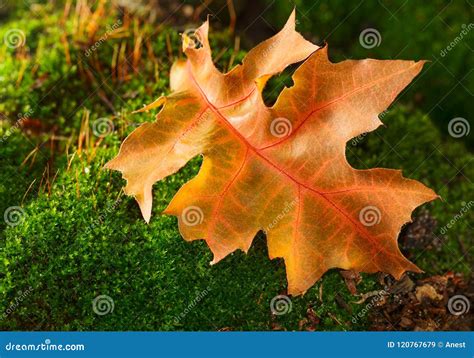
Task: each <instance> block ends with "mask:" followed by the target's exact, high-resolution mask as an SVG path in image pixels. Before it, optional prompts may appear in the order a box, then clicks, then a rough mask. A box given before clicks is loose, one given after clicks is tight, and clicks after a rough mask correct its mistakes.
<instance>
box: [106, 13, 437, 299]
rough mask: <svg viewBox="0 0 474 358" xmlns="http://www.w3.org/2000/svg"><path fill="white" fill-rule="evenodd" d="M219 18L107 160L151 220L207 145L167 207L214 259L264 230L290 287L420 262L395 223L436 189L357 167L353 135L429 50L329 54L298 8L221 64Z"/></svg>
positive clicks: (189, 37) (204, 29) (188, 45)
mask: <svg viewBox="0 0 474 358" xmlns="http://www.w3.org/2000/svg"><path fill="white" fill-rule="evenodd" d="M208 28H209V24H208V22H205V23H204V24H203V25H202V26H201V27H200V28H199V29H197V30H196V32H195V33H193V34H184V35H183V51H184V53H185V54H186V56H187V60H186V61H184V60H180V61H177V62H176V63H175V64H174V65H173V67H172V69H171V74H170V76H171V90H172V94H171V95H169V96H167V97H161V98H159V99H158V100H156V101H155V102H153V103H152V104H151V105H149V106H147V107H145V108H144V110H149V109H151V108H155V107H158V106H163V108H162V109H161V111H160V113H159V114H158V115H157V118H156V121H155V122H153V123H145V124H143V125H142V126H140V127H139V128H138V129H136V130H135V131H134V132H133V133H132V134H131V135H130V136H129V137H128V138H127V139H126V140H125V141H124V143H123V144H122V147H121V149H120V152H119V154H118V156H117V157H116V158H115V159H113V160H112V161H111V162H109V163H108V164H107V167H108V168H111V169H115V170H119V171H121V172H122V174H123V177H124V178H125V179H126V180H127V185H126V188H125V191H126V193H127V194H128V195H133V196H134V197H135V198H136V200H137V201H138V203H139V205H140V209H141V211H142V214H143V217H144V218H145V220H146V221H147V222H148V221H149V220H150V216H151V210H152V185H153V184H154V183H155V182H157V181H159V180H161V179H163V178H165V177H167V176H169V175H171V174H173V173H175V172H176V171H177V170H179V169H180V168H181V167H183V166H184V165H185V164H186V163H187V162H188V161H189V160H190V159H192V158H193V157H195V156H197V155H200V154H202V155H203V156H204V160H203V163H202V167H201V169H200V171H199V174H198V175H197V176H196V177H195V178H193V179H192V180H190V181H189V182H188V183H186V184H185V185H184V186H183V187H182V188H181V189H180V190H179V191H178V193H177V194H176V195H175V197H174V198H173V200H172V201H171V203H170V204H169V206H168V207H167V208H166V210H165V211H164V214H168V215H175V216H177V218H178V222H179V229H180V232H181V234H182V236H183V237H184V238H185V239H186V240H189V241H191V240H198V239H203V240H205V241H206V242H207V244H208V245H209V247H210V249H211V250H212V252H213V254H214V259H213V261H212V263H217V262H218V261H220V260H222V259H223V258H224V257H225V256H227V255H228V254H230V253H231V252H233V251H235V250H237V249H241V250H243V251H245V252H247V251H248V249H249V247H250V246H251V243H252V240H253V238H254V237H255V235H256V233H257V232H258V231H259V230H263V231H264V232H265V233H266V236H267V242H268V250H269V256H270V258H271V259H273V258H277V257H280V258H283V259H284V260H285V264H286V271H287V278H288V292H289V293H290V294H293V295H297V294H301V293H304V292H305V291H306V290H307V289H308V288H310V287H311V286H312V285H313V284H314V283H315V282H316V281H317V280H318V279H319V278H320V277H321V276H322V275H323V274H324V272H326V271H327V270H329V269H331V268H343V269H346V270H355V271H361V272H377V271H383V272H387V273H390V274H392V275H393V276H394V277H396V278H399V277H400V276H401V275H402V274H403V273H404V272H405V271H407V270H410V271H417V272H419V271H420V270H419V269H418V267H416V266H415V265H414V264H413V263H411V262H409V261H408V260H407V259H406V258H405V257H404V256H403V255H402V254H401V252H400V250H399V248H398V245H397V236H398V233H399V230H400V228H401V226H402V225H403V224H404V223H406V222H407V221H410V219H411V212H412V211H413V210H414V209H415V208H416V207H417V206H419V205H421V204H423V203H425V202H427V201H430V200H433V199H435V198H436V197H437V196H436V194H435V193H434V192H433V191H432V190H430V189H428V188H426V187H425V186H424V185H422V184H421V183H419V182H416V181H413V180H409V179H405V178H403V177H402V174H401V171H398V170H389V169H370V170H356V169H354V168H352V167H351V166H350V165H349V164H348V162H347V160H346V157H345V146H346V142H347V141H349V140H351V139H352V138H354V137H356V136H358V135H360V134H362V133H365V132H370V131H373V130H374V129H376V128H377V127H378V126H379V125H380V124H381V122H380V120H379V118H378V114H379V113H381V112H382V111H384V110H385V109H386V108H387V107H388V106H389V105H390V103H391V102H392V101H393V100H394V99H395V97H396V96H397V95H398V94H399V93H400V92H401V91H402V90H403V89H404V88H405V87H406V86H407V85H408V84H409V83H410V82H411V81H412V79H413V78H414V77H415V76H416V75H417V74H418V73H419V72H420V70H421V69H422V67H423V62H421V61H420V62H413V61H392V60H386V61H378V60H371V59H367V60H361V61H353V60H348V61H343V62H340V63H332V62H330V61H329V59H328V53H327V51H328V48H327V46H325V47H323V48H318V47H317V46H316V45H313V44H312V43H310V42H308V41H306V40H305V39H303V37H302V36H301V35H300V34H298V33H297V32H296V31H295V13H294V12H293V13H292V15H291V16H290V18H289V20H288V22H287V24H286V25H285V27H284V28H283V29H282V30H281V31H280V32H279V33H278V34H277V35H275V36H274V37H272V38H270V39H268V40H266V41H264V42H262V43H261V44H259V45H258V46H257V47H255V48H254V49H252V50H251V51H250V52H249V53H248V54H247V56H246V57H245V59H244V61H243V63H242V64H241V65H239V66H236V67H235V68H234V69H233V70H232V71H230V72H228V73H226V74H223V73H221V72H220V71H219V70H217V69H216V67H215V66H214V64H213V62H212V58H211V49H210V46H209V42H208ZM303 60H304V62H303V63H302V64H301V65H300V66H299V68H298V69H297V70H296V72H295V73H294V75H293V81H294V85H293V86H292V87H290V88H285V89H284V90H283V91H282V92H281V94H280V96H279V97H278V99H277V101H276V103H275V104H274V105H273V106H272V107H267V106H266V105H265V104H264V102H263V99H262V91H263V88H264V86H265V83H266V81H267V80H268V79H269V78H270V77H271V76H272V75H274V74H277V73H279V72H281V71H282V70H283V69H285V68H286V67H287V66H288V65H290V64H293V63H297V62H300V61H303Z"/></svg>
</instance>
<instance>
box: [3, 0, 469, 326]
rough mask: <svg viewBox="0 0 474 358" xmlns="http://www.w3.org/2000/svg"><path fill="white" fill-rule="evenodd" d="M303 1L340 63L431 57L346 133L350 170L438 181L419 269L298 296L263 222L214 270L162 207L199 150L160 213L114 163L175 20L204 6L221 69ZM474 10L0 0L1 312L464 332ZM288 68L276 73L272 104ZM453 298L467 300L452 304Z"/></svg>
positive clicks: (170, 181) (164, 66)
mask: <svg viewBox="0 0 474 358" xmlns="http://www.w3.org/2000/svg"><path fill="white" fill-rule="evenodd" d="M293 8H296V9H297V29H298V31H300V32H301V33H302V34H303V35H304V36H305V37H306V38H307V39H309V40H311V41H313V42H315V43H317V44H323V43H327V44H328V46H329V55H330V58H331V60H332V61H333V62H339V61H343V60H345V59H363V58H376V59H407V60H421V59H424V60H428V61H429V62H428V63H427V64H426V65H425V67H424V69H423V71H422V73H421V74H420V75H419V76H418V77H417V78H416V79H415V80H414V81H413V83H412V84H411V85H410V86H408V87H407V89H406V90H405V91H404V92H403V93H402V94H401V95H400V96H399V98H397V100H396V101H395V103H394V104H393V105H392V106H391V107H390V108H389V109H388V110H387V111H385V112H384V113H382V114H381V116H380V117H381V119H382V121H383V122H384V123H385V124H386V127H383V128H379V129H378V130H377V131H375V132H374V133H371V134H368V135H362V136H359V137H357V138H354V139H353V140H352V141H351V142H349V143H348V145H347V156H348V159H349V161H350V163H351V164H352V165H353V166H354V167H357V168H371V167H387V168H395V169H402V170H403V173H404V175H405V176H407V177H410V178H413V179H417V180H420V181H422V182H424V183H425V184H426V185H428V186H429V187H431V188H433V189H434V190H435V191H436V192H437V193H438V194H439V195H440V196H441V197H442V199H443V200H438V201H436V202H434V203H430V204H427V205H425V206H423V207H422V208H420V209H418V210H417V211H416V212H415V213H414V215H413V219H414V222H413V223H412V224H408V225H407V226H406V227H404V228H403V230H402V232H401V234H400V237H399V242H400V246H401V248H402V251H403V253H404V254H405V255H406V256H407V257H408V258H409V259H410V260H412V261H414V262H415V263H416V264H417V265H418V266H420V267H421V268H422V269H423V270H425V273H423V274H417V275H413V274H410V275H406V276H405V277H404V278H403V279H402V280H401V281H395V280H393V278H391V277H388V276H385V275H360V274H358V273H354V272H341V271H339V270H332V271H330V272H329V273H327V274H326V275H325V276H324V278H323V279H322V280H321V281H320V282H318V283H317V284H316V285H315V286H314V287H313V288H312V289H311V290H310V291H308V293H307V294H306V295H305V296H303V297H297V298H290V297H287V296H286V278H285V270H284V264H283V262H282V261H281V260H273V261H270V260H269V259H268V254H267V251H266V246H265V245H266V243H265V237H264V235H263V234H259V235H258V237H257V238H256V240H255V243H254V245H253V247H252V249H251V250H250V252H249V254H248V255H245V254H243V253H241V252H236V253H235V254H233V255H232V256H231V257H229V258H227V259H226V260H224V261H223V262H221V263H219V264H218V265H216V266H212V267H211V266H209V264H208V263H209V261H211V255H210V252H209V250H208V249H207V247H206V246H205V244H203V243H202V242H193V243H185V242H184V240H182V238H181V237H180V235H179V232H178V230H177V224H176V220H175V218H173V217H165V216H160V215H159V213H160V211H161V210H162V209H163V208H164V207H165V206H166V204H167V203H168V202H169V201H170V200H171V198H172V197H173V195H174V193H176V191H177V190H178V189H179V187H180V186H181V185H182V184H183V183H185V182H186V181H188V180H189V179H190V178H192V177H193V176H194V175H196V173H197V171H198V170H199V166H200V162H201V158H196V159H194V160H193V161H192V162H191V163H189V165H187V166H186V167H185V168H183V169H182V170H181V171H180V172H179V173H177V174H176V175H173V176H172V177H170V178H167V179H166V180H164V181H163V182H161V183H158V184H157V185H156V186H155V190H154V196H155V198H154V203H155V204H154V211H153V219H152V222H151V223H150V225H146V224H145V223H144V222H143V220H142V219H141V215H140V213H139V210H138V207H137V205H136V204H135V202H134V200H133V199H132V198H128V197H126V196H125V195H124V194H123V192H122V191H121V188H122V186H123V185H124V182H123V180H122V179H121V178H120V175H119V174H118V173H111V172H109V171H105V170H102V167H103V165H104V164H105V163H106V162H107V161H108V160H109V159H111V158H112V157H113V156H114V155H115V154H116V153H117V151H118V148H119V145H120V143H121V142H122V141H123V139H124V138H125V137H126V136H127V134H129V133H130V132H131V131H132V130H133V129H135V128H136V127H137V126H138V125H140V123H143V122H145V121H151V120H153V115H154V113H156V112H154V113H148V114H139V115H131V112H132V111H134V110H136V109H139V108H141V107H142V106H143V105H144V104H148V103H151V102H152V101H153V100H154V99H156V98H157V97H159V96H160V95H164V94H168V93H169V80H168V78H169V69H170V66H171V64H172V63H173V61H175V60H176V59H178V58H182V57H183V54H182V51H181V44H180V39H181V36H180V34H181V33H183V32H185V31H190V30H193V29H195V28H197V27H198V26H199V25H200V24H201V23H202V21H203V20H205V19H206V18H207V17H208V16H209V18H210V24H211V31H210V40H211V45H212V49H213V56H214V61H215V62H216V65H217V66H218V68H219V69H221V70H222V71H228V70H230V69H231V68H233V67H234V66H235V65H237V64H238V63H239V62H240V61H241V60H242V59H243V57H244V56H245V53H246V52H247V51H248V50H250V49H251V48H252V47H253V46H255V45H256V44H257V43H259V42H260V41H262V40H264V39H266V38H268V37H270V36H272V35H273V34H275V33H276V32H277V31H279V29H281V27H282V26H283V25H284V23H285V22H286V20H287V18H288V16H289V15H290V13H291V11H292V10H293ZM473 9H474V2H473V0H458V1H454V0H451V1H442V0H432V1H430V2H425V3H420V2H413V1H411V2H410V1H405V0H398V1H395V0H393V1H389V0H387V1H382V0H379V1H377V0H373V1H369V0H361V1H342V0H332V1H322V0H319V1H316V0H315V1H303V0H294V1H283V0H282V1H276V0H274V1H270V0H251V1H250V0H234V1H232V0H203V1H177V0H148V1H145V0H141V1H139V0H137V1H128V0H116V1H112V0H110V1H101V0H99V1H93V0H64V1H60V0H57V1H53V0H50V1H47V0H44V1H40V0H18V1H14V0H0V40H1V43H0V170H1V171H0V214H1V213H3V220H0V240H1V241H0V300H1V302H0V304H1V306H0V307H1V309H2V312H3V316H0V328H2V329H15V330H21V329H31V330H33V329H41V330H48V329H61V330H368V329H371V330H372V329H373V330H392V329H396V330H455V329H460V330H469V329H472V326H473V317H472V308H471V309H469V307H470V306H471V305H472V298H473V280H472V267H473V256H472V255H473V253H474V248H473V231H472V226H473V218H474V214H473V212H474V211H473V210H472V207H474V202H473V200H474V199H473V193H474V190H473V189H474V186H473V183H472V181H473V180H474V168H473V163H474V161H473V159H474V155H473V153H472V150H473V148H474V147H473V146H474V141H473V133H472V131H471V126H472V121H473V119H472V114H473V113H474V101H473V93H474V78H473V76H474V74H473V67H474V56H473V48H474V41H473V39H474V24H473V14H474V11H473ZM288 51H291V49H288ZM296 68H297V65H295V66H290V67H289V68H288V69H286V70H285V71H284V72H283V73H281V74H280V75H278V76H275V77H274V78H272V79H271V80H270V81H269V83H268V84H267V86H266V88H265V90H264V97H265V101H266V103H267V104H269V105H270V104H272V103H273V102H274V101H275V99H276V98H277V96H278V94H279V92H280V91H281V89H282V88H284V86H290V85H291V83H292V82H291V74H292V73H293V72H294V70H295V69H296ZM384 292H385V293H384ZM281 296H284V297H286V298H285V299H284V300H283V301H281V302H280V301H278V300H280V299H281ZM458 296H462V297H461V298H459V297H458ZM453 297H455V298H456V299H460V300H461V302H462V303H463V304H464V306H463V307H467V310H466V309H465V310H463V312H462V313H461V314H459V312H455V313H453V312H452V309H450V307H451V308H452V307H453V302H454V301H453ZM276 298H278V299H276ZM275 302H276V303H275ZM277 303H278V304H279V306H278V307H276V306H275V305H276V304H277ZM282 312H283V313H282Z"/></svg>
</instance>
